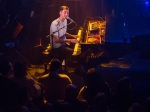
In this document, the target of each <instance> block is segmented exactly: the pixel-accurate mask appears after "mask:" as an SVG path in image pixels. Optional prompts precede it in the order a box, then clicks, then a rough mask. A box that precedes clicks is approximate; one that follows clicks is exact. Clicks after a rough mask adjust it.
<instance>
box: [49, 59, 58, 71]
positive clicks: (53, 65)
mask: <svg viewBox="0 0 150 112" xmlns="http://www.w3.org/2000/svg"><path fill="white" fill-rule="evenodd" d="M60 67H61V62H60V60H59V59H52V60H51V62H50V71H53V72H56V71H57V70H59V69H60Z"/></svg>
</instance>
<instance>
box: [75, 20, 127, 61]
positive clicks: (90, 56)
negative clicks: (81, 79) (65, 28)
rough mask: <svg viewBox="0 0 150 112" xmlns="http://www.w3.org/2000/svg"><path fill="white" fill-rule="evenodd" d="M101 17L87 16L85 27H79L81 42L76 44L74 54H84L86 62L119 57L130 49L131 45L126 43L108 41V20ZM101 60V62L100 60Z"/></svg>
mask: <svg viewBox="0 0 150 112" xmlns="http://www.w3.org/2000/svg"><path fill="white" fill-rule="evenodd" d="M106 20H107V19H106ZM106 20H104V19H102V18H101V17H89V18H86V19H85V21H84V24H83V27H82V28H81V29H79V31H78V35H79V36H80V38H79V40H78V41H79V44H75V47H74V52H73V56H76V55H80V56H81V55H84V56H85V57H84V59H85V58H86V63H89V61H90V60H92V62H97V63H103V62H109V61H110V60H112V59H117V58H119V57H120V56H123V55H125V54H126V53H127V52H128V51H129V47H130V46H126V45H125V43H123V42H122V43H115V42H107V41H106V37H105V35H106V33H109V32H107V31H106V27H107V28H109V26H107V24H108V23H107V21H106ZM99 61H100V62H99Z"/></svg>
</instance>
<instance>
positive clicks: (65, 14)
mask: <svg viewBox="0 0 150 112" xmlns="http://www.w3.org/2000/svg"><path fill="white" fill-rule="evenodd" d="M59 14H60V18H61V19H62V20H65V19H66V18H67V17H68V16H69V10H66V9H65V10H62V11H60V12H59Z"/></svg>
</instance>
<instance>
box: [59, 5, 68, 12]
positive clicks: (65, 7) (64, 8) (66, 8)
mask: <svg viewBox="0 0 150 112" xmlns="http://www.w3.org/2000/svg"><path fill="white" fill-rule="evenodd" d="M63 10H69V7H67V6H61V7H60V11H63Z"/></svg>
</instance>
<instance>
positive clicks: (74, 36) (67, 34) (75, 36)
mask: <svg viewBox="0 0 150 112" xmlns="http://www.w3.org/2000/svg"><path fill="white" fill-rule="evenodd" d="M66 36H69V37H73V38H75V39H76V38H78V37H79V36H78V35H72V34H70V33H67V32H66Z"/></svg>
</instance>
